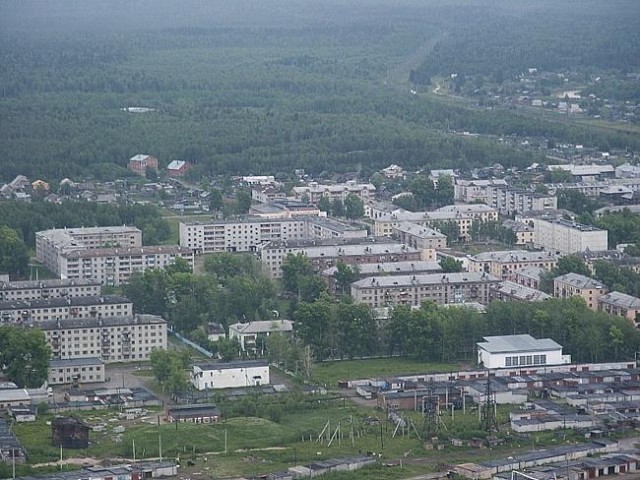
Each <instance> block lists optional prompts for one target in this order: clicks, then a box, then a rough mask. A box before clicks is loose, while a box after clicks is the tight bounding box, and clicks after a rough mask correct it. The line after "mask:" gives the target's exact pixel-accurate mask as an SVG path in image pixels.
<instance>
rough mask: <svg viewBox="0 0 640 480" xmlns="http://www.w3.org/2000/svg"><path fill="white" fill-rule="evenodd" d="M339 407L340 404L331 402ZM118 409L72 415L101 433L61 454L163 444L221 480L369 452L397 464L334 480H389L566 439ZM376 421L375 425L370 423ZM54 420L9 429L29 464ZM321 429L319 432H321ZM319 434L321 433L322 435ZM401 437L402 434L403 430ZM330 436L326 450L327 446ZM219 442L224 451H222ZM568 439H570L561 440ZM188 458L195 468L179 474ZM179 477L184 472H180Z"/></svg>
mask: <svg viewBox="0 0 640 480" xmlns="http://www.w3.org/2000/svg"><path fill="white" fill-rule="evenodd" d="M338 403H341V402H338ZM510 408H511V407H508V406H503V407H499V408H498V423H499V425H501V430H502V431H504V429H505V428H506V427H505V424H506V422H507V418H508V413H509V411H510ZM118 413H119V412H118V411H115V410H113V411H97V412H77V413H76V414H74V415H76V416H78V417H80V418H83V419H84V420H86V421H87V422H88V423H90V424H92V425H97V424H103V425H105V426H106V427H105V430H104V431H103V432H91V433H90V442H91V445H90V446H89V448H87V449H84V450H64V452H63V456H64V458H65V459H67V458H72V457H73V458H78V463H83V460H82V458H90V457H93V458H96V459H112V460H114V461H117V459H118V458H124V459H129V460H131V459H132V458H133V445H134V443H135V449H136V458H137V459H139V460H141V459H145V458H157V457H158V456H159V453H160V452H159V446H160V443H162V454H163V458H170V459H174V458H180V459H181V462H182V464H183V466H184V467H185V469H184V470H185V471H188V472H190V473H194V474H196V475H197V474H198V472H199V474H200V475H213V476H215V477H222V478H224V477H228V476H232V475H236V476H237V475H243V474H244V475H248V474H257V473H267V472H273V471H277V470H281V469H286V468H287V467H289V466H291V465H295V464H305V463H309V462H312V461H314V460H318V459H326V458H334V457H345V456H349V455H358V454H364V453H366V452H375V453H376V454H377V453H380V454H381V455H382V457H381V461H382V462H383V463H387V462H392V463H394V462H396V463H399V460H400V459H402V461H403V467H402V468H400V467H394V468H385V467H374V468H373V470H366V471H362V472H358V473H357V474H354V475H351V476H335V477H331V478H336V479H347V478H349V479H351V478H353V479H365V478H374V477H373V476H372V475H374V474H375V478H380V479H385V478H388V479H393V478H406V477H408V476H411V475H414V474H418V473H424V472H429V471H436V470H438V469H440V468H443V467H442V464H452V463H461V462H467V461H483V460H487V459H491V458H499V457H502V456H508V455H512V454H514V453H517V452H519V451H524V450H525V449H532V448H537V447H542V446H545V445H553V444H555V443H556V442H564V441H566V440H567V439H565V438H560V437H557V436H556V435H555V434H554V433H541V434H536V435H535V436H531V437H517V436H513V437H512V441H511V442H509V443H507V444H506V445H505V446H503V447H499V448H496V449H493V450H489V449H469V448H466V447H465V448H455V447H453V446H451V444H450V443H449V442H448V441H447V440H446V438H450V437H460V438H472V437H475V436H481V435H482V432H481V429H480V424H479V420H478V414H477V412H474V411H471V409H469V411H467V413H466V414H462V412H459V411H457V412H455V415H454V416H453V417H452V416H451V414H450V413H445V414H443V415H442V417H441V418H442V423H441V425H443V426H442V427H441V428H440V430H439V432H430V433H429V434H428V437H429V438H431V437H433V436H439V438H441V439H442V440H441V443H443V445H444V446H445V447H444V450H441V451H435V450H426V449H425V448H424V447H423V440H421V439H420V438H419V437H418V436H417V433H419V434H420V435H422V436H423V437H424V436H426V432H425V430H424V427H425V424H424V420H423V418H422V416H421V415H420V414H419V413H416V412H408V413H407V412H405V413H404V415H405V418H407V419H410V420H411V421H412V422H413V424H414V425H415V430H414V429H411V432H410V434H408V433H407V434H405V435H404V436H403V435H402V434H401V432H398V433H397V435H396V436H395V437H394V436H393V434H394V425H393V424H392V423H389V422H385V421H384V413H383V412H382V411H380V410H375V409H371V408H365V407H357V406H354V405H352V404H351V403H349V402H346V403H344V404H341V405H336V404H334V405H332V406H329V407H326V408H322V409H320V408H317V409H312V410H306V411H299V412H296V413H285V414H283V415H282V418H281V419H280V420H279V421H278V422H273V421H270V420H267V419H263V418H256V417H239V418H230V419H228V420H223V421H222V422H220V423H218V424H207V425H192V424H179V425H178V426H177V427H176V425H175V424H166V423H162V422H160V424H158V422H157V415H160V416H161V417H162V412H160V411H158V410H156V411H154V412H151V413H149V415H148V416H147V417H145V418H144V419H138V420H135V421H125V420H122V419H120V418H119V417H118ZM373 417H376V418H378V419H380V420H381V423H379V424H376V423H374V422H371V421H370V419H371V418H373ZM52 418H53V417H52V416H51V415H45V416H42V417H40V418H39V419H38V421H37V422H35V423H31V424H16V425H15V426H14V431H15V433H16V435H17V436H18V438H19V440H20V441H21V442H22V444H23V445H24V446H25V447H26V449H27V451H28V454H29V463H30V464H32V465H33V464H38V463H45V462H55V461H57V460H58V458H59V455H60V451H59V449H58V448H56V447H54V446H52V445H51V440H50V438H51V437H50V428H51V427H50V426H48V425H47V424H46V422H47V421H50V420H51V419H52ZM120 425H122V426H124V427H125V431H124V433H122V434H116V433H115V432H114V431H113V429H114V428H115V427H116V426H120ZM325 427H326V429H325ZM323 429H325V432H324V435H321V433H322V431H323ZM405 433H406V432H405ZM332 437H333V441H332V442H331V445H329V440H330V439H331V438H332ZM225 439H226V449H225ZM568 439H570V440H575V438H573V437H571V438H568ZM187 460H189V461H193V462H194V463H195V465H194V466H192V467H188V468H186V465H185V464H186V462H187ZM183 473H184V472H183Z"/></svg>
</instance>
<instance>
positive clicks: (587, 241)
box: [526, 217, 609, 254]
mask: <svg viewBox="0 0 640 480" xmlns="http://www.w3.org/2000/svg"><path fill="white" fill-rule="evenodd" d="M526 222H527V223H529V224H531V223H533V228H534V231H535V236H534V238H535V243H534V246H536V247H538V248H544V249H545V250H548V251H550V252H558V253H560V254H570V253H579V252H584V251H587V250H590V251H596V252H597V251H603V250H607V248H608V242H609V235H608V232H607V231H606V230H601V229H599V228H596V227H592V226H590V225H583V224H580V223H576V222H572V221H569V220H564V219H544V218H537V217H536V218H530V219H527V220H526Z"/></svg>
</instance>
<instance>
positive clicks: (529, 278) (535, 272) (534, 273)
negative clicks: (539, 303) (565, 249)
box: [515, 267, 547, 289]
mask: <svg viewBox="0 0 640 480" xmlns="http://www.w3.org/2000/svg"><path fill="white" fill-rule="evenodd" d="M546 271H547V270H546V269H544V268H541V267H524V268H521V269H520V270H518V271H517V272H516V279H515V282H516V283H518V284H520V285H524V286H525V287H530V288H535V289H538V288H540V279H541V278H542V274H543V273H544V272H546Z"/></svg>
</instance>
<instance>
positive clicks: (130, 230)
mask: <svg viewBox="0 0 640 480" xmlns="http://www.w3.org/2000/svg"><path fill="white" fill-rule="evenodd" d="M140 246H142V231H141V230H140V229H138V228H136V227H126V226H122V227H89V228H57V229H53V230H43V231H40V232H36V258H37V259H38V261H40V262H42V264H43V265H44V266H45V267H47V269H49V270H50V271H51V272H53V273H55V274H56V275H60V256H61V255H62V254H64V253H68V252H73V251H77V250H95V249H103V248H112V247H122V248H127V247H140Z"/></svg>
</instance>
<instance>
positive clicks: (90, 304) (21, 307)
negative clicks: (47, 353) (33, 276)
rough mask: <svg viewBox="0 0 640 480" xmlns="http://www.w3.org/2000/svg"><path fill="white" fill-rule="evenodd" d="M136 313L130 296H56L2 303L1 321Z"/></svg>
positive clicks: (27, 320)
mask: <svg viewBox="0 0 640 480" xmlns="http://www.w3.org/2000/svg"><path fill="white" fill-rule="evenodd" d="M123 315H128V316H131V315H133V303H132V302H131V300H129V299H128V298H126V297H121V296H117V295H105V296H103V297H100V296H96V297H66V298H64V297H55V298H39V299H33V300H8V301H4V302H0V323H18V322H29V321H33V322H41V321H44V320H53V319H57V318H60V319H67V318H100V317H116V316H118V317H119V316H123Z"/></svg>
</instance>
